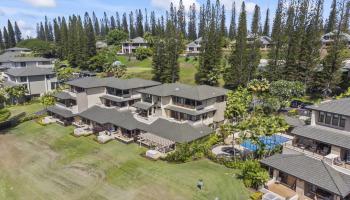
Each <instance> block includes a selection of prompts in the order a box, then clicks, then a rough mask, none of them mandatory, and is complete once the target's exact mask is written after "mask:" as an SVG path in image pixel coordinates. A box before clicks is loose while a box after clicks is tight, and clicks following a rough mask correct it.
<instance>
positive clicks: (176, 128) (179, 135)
mask: <svg viewBox="0 0 350 200" xmlns="http://www.w3.org/2000/svg"><path fill="white" fill-rule="evenodd" d="M143 129H146V130H145V131H147V132H150V133H152V134H155V135H157V136H160V137H163V138H166V139H169V140H171V141H174V142H178V143H184V142H191V141H193V140H196V139H199V138H202V137H204V136H207V135H209V134H211V133H213V130H212V129H211V128H209V127H208V126H191V125H190V124H188V123H178V122H171V121H168V120H166V119H162V118H159V119H157V120H156V121H154V122H153V123H152V124H151V125H146V126H145V127H144V128H143Z"/></svg>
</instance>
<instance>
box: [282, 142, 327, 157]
mask: <svg viewBox="0 0 350 200" xmlns="http://www.w3.org/2000/svg"><path fill="white" fill-rule="evenodd" d="M284 147H286V148H288V149H290V150H293V151H296V152H299V153H303V154H305V155H306V156H309V157H311V158H315V159H317V160H323V158H324V156H323V155H320V154H318V153H315V152H313V151H310V150H307V149H304V148H300V147H297V146H294V145H293V144H292V143H291V142H286V143H284Z"/></svg>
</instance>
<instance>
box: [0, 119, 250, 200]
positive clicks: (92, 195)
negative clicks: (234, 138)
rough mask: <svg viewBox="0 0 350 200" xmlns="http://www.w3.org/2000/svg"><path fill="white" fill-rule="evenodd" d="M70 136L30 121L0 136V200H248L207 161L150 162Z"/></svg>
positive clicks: (117, 146) (131, 150)
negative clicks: (201, 186)
mask: <svg viewBox="0 0 350 200" xmlns="http://www.w3.org/2000/svg"><path fill="white" fill-rule="evenodd" d="M72 131H73V128H72V127H62V126H60V125H57V124H52V125H48V126H45V127H43V126H40V125H38V124H37V123H35V122H33V121H29V122H26V123H23V124H20V125H19V126H17V127H15V128H13V129H11V130H9V131H8V133H11V134H7V135H0V148H1V149H2V151H0V158H1V159H0V199H26V200H27V199H123V200H128V199H135V200H136V199H137V200H143V199H145V200H148V199H152V200H161V199H176V200H180V199H185V200H188V199H198V200H200V199H203V200H207V199H215V197H219V199H220V200H226V199H227V200H242V199H243V200H245V199H248V194H249V192H248V191H247V189H246V188H245V187H244V186H243V184H242V182H241V180H238V179H237V178H236V176H235V174H236V173H238V172H237V171H235V170H232V169H228V168H225V167H224V166H221V165H218V164H215V163H213V162H211V161H209V160H206V159H203V160H199V161H195V162H189V163H185V164H170V163H167V162H164V161H150V160H148V159H146V158H144V157H142V156H141V154H143V153H144V152H145V150H146V149H145V148H143V147H139V146H138V145H137V144H129V145H126V144H123V143H121V142H118V141H111V142H109V143H107V144H104V145H101V144H98V143H97V142H95V141H94V140H93V138H94V137H93V136H91V137H82V138H75V137H73V136H71V135H70V134H69V133H71V132H72ZM198 179H203V180H204V184H205V186H204V190H202V191H199V190H198V189H197V188H196V183H197V181H198Z"/></svg>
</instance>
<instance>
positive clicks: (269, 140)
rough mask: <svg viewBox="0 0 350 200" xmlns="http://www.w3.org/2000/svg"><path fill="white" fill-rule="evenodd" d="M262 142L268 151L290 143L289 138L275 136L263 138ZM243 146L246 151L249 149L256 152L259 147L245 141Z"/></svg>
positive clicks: (261, 138)
mask: <svg viewBox="0 0 350 200" xmlns="http://www.w3.org/2000/svg"><path fill="white" fill-rule="evenodd" d="M260 141H261V142H263V143H264V144H265V145H266V147H265V148H266V150H271V149H274V148H275V147H276V146H277V145H280V144H283V143H285V142H287V141H289V139H288V138H286V137H283V136H281V135H273V136H263V137H260ZM241 146H243V147H244V148H246V149H249V150H250V151H256V150H257V146H256V145H255V144H253V143H252V142H251V141H250V140H245V141H244V142H243V143H242V144H241Z"/></svg>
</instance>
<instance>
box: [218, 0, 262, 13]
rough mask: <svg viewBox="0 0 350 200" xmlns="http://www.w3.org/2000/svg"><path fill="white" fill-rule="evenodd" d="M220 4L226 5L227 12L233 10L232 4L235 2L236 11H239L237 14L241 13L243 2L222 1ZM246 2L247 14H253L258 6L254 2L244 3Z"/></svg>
mask: <svg viewBox="0 0 350 200" xmlns="http://www.w3.org/2000/svg"><path fill="white" fill-rule="evenodd" d="M220 2H221V3H222V4H224V5H225V8H226V10H231V9H232V4H233V2H235V3H236V10H237V12H240V10H241V5H242V2H243V0H221V1H220ZM244 2H245V9H246V11H247V13H248V14H251V13H253V12H254V7H255V5H256V4H255V3H253V2H249V1H244Z"/></svg>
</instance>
